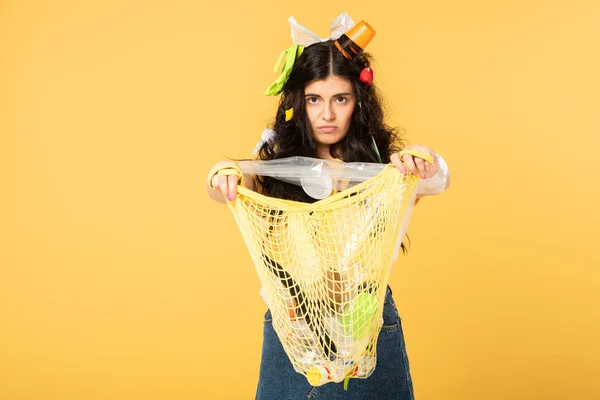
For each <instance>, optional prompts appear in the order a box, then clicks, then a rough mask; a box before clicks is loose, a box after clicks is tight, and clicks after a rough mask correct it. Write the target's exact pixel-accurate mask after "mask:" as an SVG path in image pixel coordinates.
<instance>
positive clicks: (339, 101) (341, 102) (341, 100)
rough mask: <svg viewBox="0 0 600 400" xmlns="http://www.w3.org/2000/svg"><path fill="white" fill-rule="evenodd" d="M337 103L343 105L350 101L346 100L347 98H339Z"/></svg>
mask: <svg viewBox="0 0 600 400" xmlns="http://www.w3.org/2000/svg"><path fill="white" fill-rule="evenodd" d="M336 101H337V102H338V103H340V104H343V103H346V102H347V101H348V99H347V98H345V97H338V98H337V99H336Z"/></svg>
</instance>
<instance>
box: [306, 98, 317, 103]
mask: <svg viewBox="0 0 600 400" xmlns="http://www.w3.org/2000/svg"><path fill="white" fill-rule="evenodd" d="M317 101H319V99H317V98H316V97H309V98H308V102H309V103H310V104H316V103H317Z"/></svg>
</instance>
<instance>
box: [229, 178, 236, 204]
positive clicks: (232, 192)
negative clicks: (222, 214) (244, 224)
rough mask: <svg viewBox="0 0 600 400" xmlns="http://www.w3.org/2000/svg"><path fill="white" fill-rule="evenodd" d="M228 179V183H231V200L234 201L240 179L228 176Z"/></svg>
mask: <svg viewBox="0 0 600 400" xmlns="http://www.w3.org/2000/svg"><path fill="white" fill-rule="evenodd" d="M227 178H228V179H227V182H228V183H229V200H230V201H233V200H235V195H236V192H237V182H238V177H237V175H228V176H227Z"/></svg>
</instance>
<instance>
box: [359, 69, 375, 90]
mask: <svg viewBox="0 0 600 400" xmlns="http://www.w3.org/2000/svg"><path fill="white" fill-rule="evenodd" d="M358 79H360V81H361V82H362V83H364V84H365V85H367V86H371V84H372V83H373V70H372V69H371V68H369V67H367V68H364V69H363V70H362V71H360V76H359V77H358Z"/></svg>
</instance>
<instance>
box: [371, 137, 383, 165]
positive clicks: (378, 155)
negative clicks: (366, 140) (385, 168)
mask: <svg viewBox="0 0 600 400" xmlns="http://www.w3.org/2000/svg"><path fill="white" fill-rule="evenodd" d="M371 139H373V148H374V149H375V153H376V154H377V159H378V160H379V162H380V163H381V162H382V161H381V154H379V149H378V148H377V143H375V137H374V136H373V135H371Z"/></svg>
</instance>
